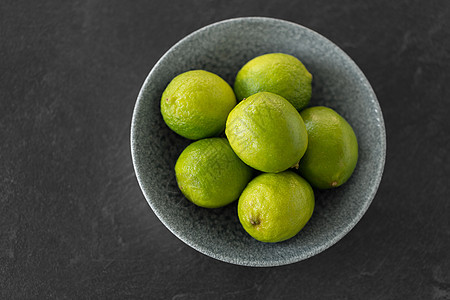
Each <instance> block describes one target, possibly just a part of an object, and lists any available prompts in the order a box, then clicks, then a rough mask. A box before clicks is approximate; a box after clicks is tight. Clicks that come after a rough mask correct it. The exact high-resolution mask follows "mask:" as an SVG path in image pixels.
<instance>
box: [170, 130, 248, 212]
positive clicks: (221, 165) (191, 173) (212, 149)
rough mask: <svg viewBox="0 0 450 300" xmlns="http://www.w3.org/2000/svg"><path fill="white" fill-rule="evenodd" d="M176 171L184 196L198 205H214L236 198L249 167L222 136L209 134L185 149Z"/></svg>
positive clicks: (245, 179) (229, 201) (220, 204)
mask: <svg viewBox="0 0 450 300" xmlns="http://www.w3.org/2000/svg"><path fill="white" fill-rule="evenodd" d="M175 175H176V178H177V183H178V187H179V188H180V190H181V192H182V193H183V194H184V195H185V196H186V198H187V199H189V200H190V201H191V202H193V203H194V204H196V205H198V206H201V207H207V208H215V207H221V206H225V205H227V204H229V203H231V202H233V201H234V200H236V199H238V198H239V195H240V194H241V192H242V190H243V189H244V188H245V186H246V185H247V183H248V182H249V181H250V179H251V176H252V169H251V168H250V167H248V166H247V165H246V164H244V163H243V162H242V161H241V160H240V159H239V157H237V156H236V154H234V152H233V150H232V149H231V147H230V144H229V143H228V141H227V140H226V139H225V138H208V139H203V140H199V141H195V142H193V143H192V144H190V145H189V146H187V147H186V149H184V151H183V152H182V153H181V155H180V156H179V158H178V160H177V163H176V165H175Z"/></svg>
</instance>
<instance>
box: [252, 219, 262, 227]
mask: <svg viewBox="0 0 450 300" xmlns="http://www.w3.org/2000/svg"><path fill="white" fill-rule="evenodd" d="M259 223H260V221H259V220H258V219H250V224H252V225H254V226H255V225H259Z"/></svg>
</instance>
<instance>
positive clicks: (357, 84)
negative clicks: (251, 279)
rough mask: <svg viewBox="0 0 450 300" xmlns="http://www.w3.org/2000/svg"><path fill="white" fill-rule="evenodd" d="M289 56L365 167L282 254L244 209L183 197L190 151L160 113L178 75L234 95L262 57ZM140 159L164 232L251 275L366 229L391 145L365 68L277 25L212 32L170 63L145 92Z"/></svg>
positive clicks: (169, 57) (176, 51) (323, 197)
mask: <svg viewBox="0 0 450 300" xmlns="http://www.w3.org/2000/svg"><path fill="white" fill-rule="evenodd" d="M270 52H284V53H288V54H292V55H294V56H296V57H297V58H299V59H300V60H301V61H302V62H303V63H304V64H305V66H306V67H307V68H308V70H309V71H310V72H311V73H312V74H313V77H314V79H313V96H312V99H311V103H310V105H311V106H316V105H325V106H328V107H331V108H333V109H335V110H336V111H337V112H338V113H340V114H341V115H342V116H343V117H344V118H345V119H347V120H348V122H349V123H350V124H351V125H352V127H353V128H354V130H355V133H356V136H357V138H358V142H359V154H360V156H359V160H358V164H357V167H356V169H355V172H354V174H353V176H352V177H351V178H350V180H349V181H348V182H347V183H345V184H344V185H343V186H341V187H339V188H337V189H334V190H328V191H316V208H315V210H314V214H313V217H312V218H311V220H310V221H309V223H308V224H307V225H306V226H305V227H304V229H303V230H302V231H300V233H299V234H298V235H297V236H295V237H294V238H292V239H290V240H288V241H285V242H281V243H276V244H267V243H261V242H258V241H256V240H254V239H253V238H252V237H250V236H249V235H248V234H247V233H246V232H245V231H244V229H243V228H242V226H241V225H240V223H239V219H238V217H237V202H234V203H232V204H230V205H228V206H226V207H224V208H219V209H204V208H200V207H197V206H195V205H193V204H192V203H190V202H189V201H188V200H187V199H186V198H185V197H184V196H183V195H182V193H181V192H180V191H179V190H178V187H177V184H176V180H175V172H174V166H175V162H176V160H177V158H178V156H179V154H180V153H181V152H182V151H183V149H184V148H185V147H186V146H187V145H188V144H189V143H191V141H189V140H187V139H185V138H182V137H181V136H178V135H177V134H175V133H174V132H172V131H171V130H170V129H169V128H168V127H167V126H166V125H165V123H164V121H163V119H162V117H161V113H160V108H159V105H160V97H161V94H162V92H163V90H164V89H165V87H166V85H167V84H168V83H169V82H170V81H171V79H172V78H173V77H175V76H176V75H178V74H180V73H182V72H185V71H188V70H193V69H204V70H207V71H210V72H213V73H216V74H218V75H219V76H221V77H222V78H224V79H225V80H226V81H227V82H228V83H229V84H230V85H232V84H233V82H234V77H235V76H236V73H237V72H238V70H239V69H240V68H241V67H242V66H243V65H244V64H245V63H246V62H247V61H248V60H250V59H252V58H253V57H255V56H258V55H261V54H264V53H270ZM131 150H132V156H133V164H134V168H135V171H136V175H137V179H138V181H139V185H140V187H141V189H142V191H143V193H144V195H145V198H146V199H147V201H148V203H149V205H150V206H151V208H152V209H153V211H154V213H155V214H156V216H158V218H159V219H160V220H161V222H162V223H163V224H164V225H165V226H166V227H167V228H168V229H169V230H170V231H171V232H172V233H173V234H175V235H176V236H177V237H178V238H179V239H181V240H182V241H183V242H185V243H186V244H188V245H189V246H191V247H192V248H194V249H196V250H198V251H200V252H201V253H203V254H206V255H208V256H210V257H213V258H216V259H218V260H221V261H225V262H229V263H233V264H238V265H245V266H259V267H263V266H264V267H265V266H278V265H286V264H291V263H295V262H298V261H301V260H303V259H306V258H308V257H311V256H313V255H315V254H317V253H320V252H321V251H323V250H325V249H327V248H329V247H330V246H332V245H333V244H335V243H336V242H337V241H339V240H340V239H341V238H342V237H343V236H344V235H345V234H347V233H348V232H349V231H350V230H351V229H352V228H353V227H354V226H355V225H356V223H357V222H358V221H359V220H360V219H361V217H362V216H363V215H364V213H365V212H366V210H367V209H368V207H369V205H370V203H371V202H372V199H373V198H374V196H375V193H376V191H377V188H378V185H379V183H380V180H381V176H382V173H383V168H384V161H385V155H386V135H385V128H384V122H383V116H382V113H381V110H380V106H379V104H378V101H377V99H376V96H375V94H374V92H373V90H372V88H371V86H370V84H369V82H368V81H367V79H366V77H365V76H364V74H363V73H362V72H361V70H360V69H359V68H358V66H357V65H356V64H355V63H354V62H353V61H352V60H351V59H350V57H348V56H347V55H346V54H345V53H344V52H343V51H342V50H341V49H340V48H339V47H337V46H336V45H335V44H333V43H332V42H330V41H329V40H328V39H326V38H324V37H323V36H321V35H320V34H318V33H316V32H314V31H312V30H310V29H308V28H305V27H303V26H300V25H298V24H294V23H291V22H287V21H282V20H277V19H272V18H261V17H252V18H237V19H230V20H225V21H222V22H218V23H215V24H212V25H209V26H206V27H204V28H202V29H200V30H197V31H196V32H194V33H192V34H190V35H188V36H187V37H185V38H184V39H182V40H181V41H179V42H178V43H177V44H175V45H174V46H173V47H172V48H170V49H169V51H167V53H165V54H164V56H163V57H162V58H161V59H160V60H159V61H158V62H157V64H156V65H155V66H154V67H153V69H152V70H151V72H150V74H149V75H148V77H147V79H146V80H145V82H144V85H143V86H142V89H141V91H140V93H139V96H138V99H137V102H136V106H135V109H134V114H133V120H132V128H131Z"/></svg>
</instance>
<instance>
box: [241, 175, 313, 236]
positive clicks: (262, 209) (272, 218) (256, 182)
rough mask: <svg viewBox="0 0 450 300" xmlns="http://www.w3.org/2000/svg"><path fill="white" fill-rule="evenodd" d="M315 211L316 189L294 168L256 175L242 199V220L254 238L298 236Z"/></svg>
mask: <svg viewBox="0 0 450 300" xmlns="http://www.w3.org/2000/svg"><path fill="white" fill-rule="evenodd" d="M313 211H314V192H313V190H312V188H311V186H310V185H309V183H308V182H307V181H306V180H305V179H303V178H302V177H300V176H299V175H297V174H295V173H294V172H292V171H285V172H282V173H277V174H275V173H263V174H261V175H259V176H258V177H256V178H254V179H253V180H252V181H250V183H249V184H248V185H247V187H246V188H245V190H244V191H243V192H242V195H241V197H240V198H239V202H238V216H239V221H240V222H241V224H242V226H243V227H244V229H245V231H247V232H248V234H250V235H251V236H252V237H253V238H255V239H257V240H258V241H261V242H268V243H276V242H281V241H284V240H287V239H290V238H292V237H293V236H295V235H296V234H297V233H298V232H299V231H300V230H301V229H302V228H303V227H304V226H305V225H306V223H307V222H308V221H309V219H310V218H311V216H312V213H313Z"/></svg>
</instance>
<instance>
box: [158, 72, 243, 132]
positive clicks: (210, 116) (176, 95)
mask: <svg viewBox="0 0 450 300" xmlns="http://www.w3.org/2000/svg"><path fill="white" fill-rule="evenodd" d="M235 105H236V97H235V95H234V93H233V89H232V88H231V87H230V85H229V84H228V83H226V82H225V80H223V79H222V78H220V77H219V76H218V75H216V74H213V73H211V72H208V71H204V70H194V71H188V72H185V73H182V74H180V75H178V76H176V77H175V78H174V79H173V80H172V81H171V82H170V83H169V85H168V86H167V87H166V89H165V90H164V92H163V94H162V97H161V114H162V116H163V119H164V121H165V122H166V124H167V126H169V128H170V129H172V130H173V131H175V132H176V133H178V134H179V135H181V136H183V137H185V138H188V139H192V140H196V139H201V138H206V137H212V136H215V135H217V134H219V133H221V132H222V131H223V130H224V129H225V122H226V120H227V116H228V113H229V112H230V111H231V110H232V109H233V107H234V106H235Z"/></svg>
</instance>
